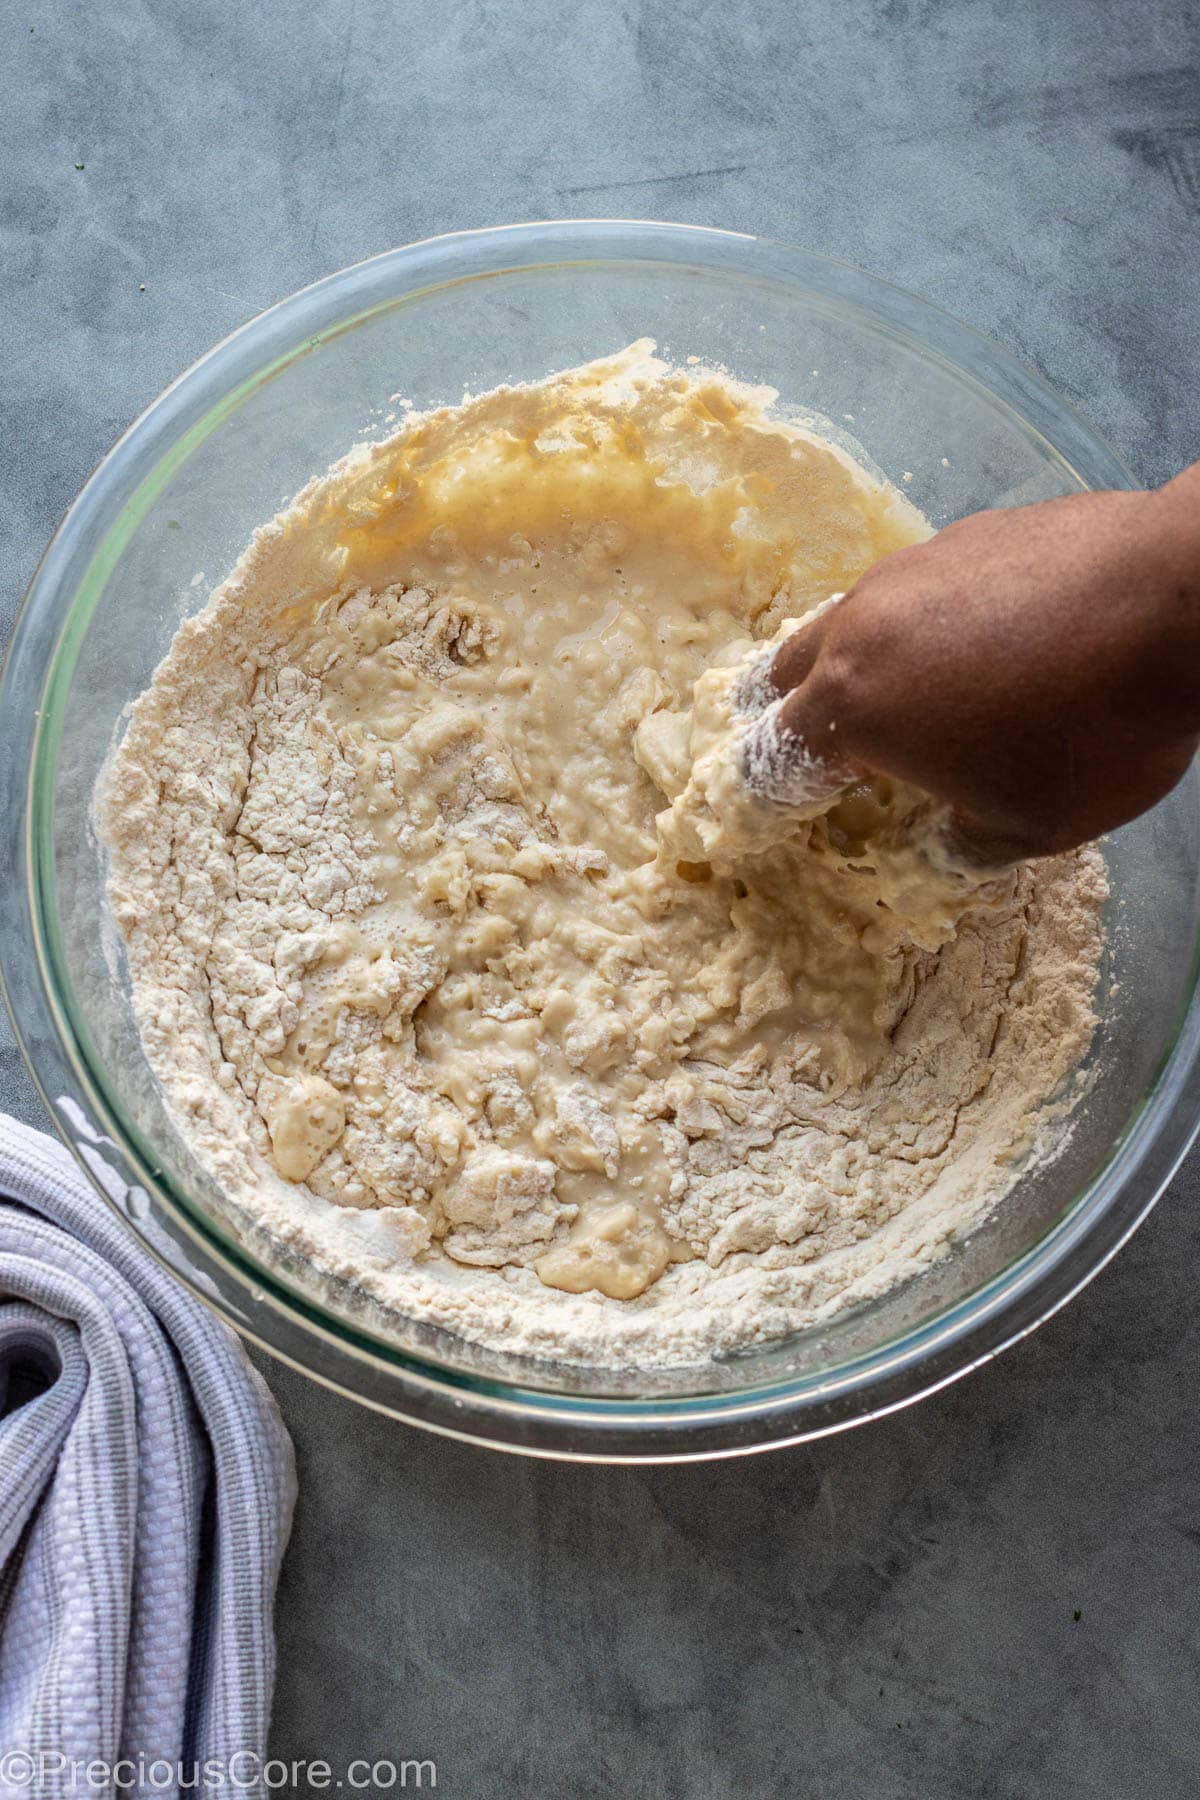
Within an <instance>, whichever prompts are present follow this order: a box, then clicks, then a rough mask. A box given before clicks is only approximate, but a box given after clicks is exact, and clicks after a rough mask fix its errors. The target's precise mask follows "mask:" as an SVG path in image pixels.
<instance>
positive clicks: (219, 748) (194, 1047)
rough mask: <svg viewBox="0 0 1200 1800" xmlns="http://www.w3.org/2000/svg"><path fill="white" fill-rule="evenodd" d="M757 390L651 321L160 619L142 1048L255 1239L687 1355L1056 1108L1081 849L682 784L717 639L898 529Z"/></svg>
mask: <svg viewBox="0 0 1200 1800" xmlns="http://www.w3.org/2000/svg"><path fill="white" fill-rule="evenodd" d="M771 398H772V397H771V396H770V395H769V394H768V393H766V392H764V391H762V390H750V389H746V388H740V387H738V386H736V385H735V384H733V383H731V382H730V381H728V380H727V379H725V378H723V377H719V376H715V375H713V374H712V373H711V372H706V371H703V370H695V371H691V370H689V371H688V372H687V373H686V374H683V373H680V372H677V371H670V370H667V369H665V368H664V367H663V365H662V364H660V363H657V362H655V361H654V360H653V358H652V357H651V356H650V355H649V353H648V350H647V347H646V346H634V347H633V349H631V350H630V351H627V352H624V353H622V354H621V355H620V356H618V357H614V358H612V359H611V360H610V361H608V362H607V363H604V364H594V365H590V366H589V367H587V368H585V369H582V370H578V371H572V372H569V373H568V374H567V375H565V376H561V377H556V378H553V379H551V380H549V381H547V382H545V383H541V384H538V385H536V386H534V387H529V388H518V389H501V390H497V391H496V392H495V393H493V394H490V395H484V396H482V397H481V398H480V399H478V400H474V401H470V402H464V404H463V406H461V407H458V408H453V409H446V410H444V411H442V412H439V413H434V414H429V415H425V416H422V417H410V418H409V419H408V420H406V422H405V425H404V427H403V429H402V430H401V431H400V432H399V433H398V434H397V436H396V437H394V438H392V439H391V440H389V441H388V442H387V443H385V444H381V445H377V446H372V447H369V448H364V449H360V450H358V451H356V452H354V453H352V454H351V456H350V457H348V458H347V459H346V461H345V462H344V463H342V464H340V465H338V466H337V467H336V468H335V469H333V470H331V471H330V472H329V474H328V475H327V476H325V477H323V478H321V480H319V481H316V482H313V483H310V484H309V486H308V488H306V489H305V491H304V492H303V493H302V494H301V495H300V496H298V498H297V500H296V501H295V502H294V503H293V504H292V506H291V507H289V508H288V509H287V510H286V511H285V512H284V513H282V514H280V516H279V517H278V518H277V519H276V520H274V521H273V522H272V523H271V524H270V525H268V526H266V527H264V529H263V530H262V531H261V532H259V533H258V535H257V536H256V538H255V540H254V542H253V544H252V545H251V546H250V548H249V549H248V551H247V552H246V555H245V556H244V557H243V558H242V561H241V562H240V563H239V565H238V568H237V569H236V570H235V572H234V574H233V576H231V578H230V579H229V580H228V581H227V582H226V583H224V584H223V586H222V587H221V588H219V589H218V590H217V591H216V593H215V594H214V595H213V596H212V598H211V599H210V601H209V602H208V604H207V606H206V607H205V608H204V610H203V611H202V612H201V613H199V614H198V615H197V616H196V617H195V618H193V619H191V620H189V621H188V622H187V623H185V624H184V625H183V626H182V627H181V629H180V631H179V633H178V635H177V637H176V640H175V642H174V644H173V646H172V648H171V651H170V653H169V654H168V656H167V658H166V659H165V661H164V662H163V664H162V666H161V667H160V669H159V670H158V672H157V674H156V676H155V679H154V682H153V684H152V685H151V687H150V689H149V690H148V691H147V693H146V694H144V695H143V696H142V697H141V699H140V700H139V701H138V703H137V705H136V707H135V709H134V713H133V717H132V720H131V722H130V725H129V729H128V731H127V733H126V737H125V740H124V742H123V744H122V746H121V749H120V751H119V752H118V755H117V757H116V759H115V762H114V765H113V767H112V769H111V771H110V773H109V776H108V778H107V780H106V782H105V785H104V788H103V791H102V794H101V797H100V808H99V812H100V820H101V826H102V830H103V833H104V835H105V838H106V840H107V843H108V846H109V850H110V853H111V882H110V895H111V900H112V906H113V911H114V914H115V916H116V918H117V921H118V923H119V925H120V927H121V930H122V933H123V935H124V938H125V942H126V944H127V947H128V955H129V964H130V970H131V974H132V979H133V988H134V998H135V1004H136V1007H137V1010H138V1017H139V1022H140V1025H141V1030H142V1035H143V1040H144V1042H145V1046H146V1051H147V1055H148V1057H149V1059H150V1062H151V1064H152V1066H153V1067H154V1069H155V1070H156V1072H157V1074H158V1077H159V1079H160V1080H161V1082H162V1084H163V1087H164V1090H165V1092H166V1094H167V1097H168V1099H169V1101H170V1104H171V1106H172V1107H173V1109H174V1111H175V1114H176V1116H177V1118H178V1121H179V1124H180V1128H181V1130H182V1132H183V1133H184V1135H185V1137H186V1138H187V1139H188V1141H189V1143H190V1145H191V1147H192V1150H193V1152H194V1154H195V1155H196V1156H197V1157H198V1158H199V1159H200V1160H201V1161H202V1162H203V1163H205V1164H206V1165H207V1166H208V1167H209V1168H210V1169H211V1170H212V1171H213V1173H214V1174H215V1176H216V1177H217V1179H218V1181H219V1182H220V1184H221V1187H222V1190H223V1193H224V1195H225V1201H226V1205H227V1207H228V1210H229V1213H230V1216H231V1217H232V1218H233V1219H234V1220H235V1221H239V1222H240V1223H241V1225H242V1228H243V1229H245V1230H246V1231H248V1232H252V1233H253V1235H254V1241H255V1243H256V1244H258V1245H260V1246H261V1244H262V1242H263V1240H264V1238H265V1239H266V1240H267V1241H268V1242H275V1243H278V1244H280V1245H286V1246H288V1247H289V1249H290V1250H291V1251H292V1252H293V1253H296V1252H299V1253H300V1254H301V1255H302V1256H303V1257H305V1258H306V1259H308V1260H309V1261H310V1262H311V1263H312V1264H313V1265H314V1266H315V1267H316V1268H318V1269H320V1270H324V1271H325V1272H326V1273H328V1274H331V1275H334V1276H337V1277H341V1278H345V1279H349V1280H351V1281H352V1282H354V1283H355V1284H356V1285H357V1286H358V1287H360V1288H361V1289H362V1290H364V1292H366V1293H368V1294H371V1295H373V1296H375V1297H376V1298H377V1299H379V1300H381V1301H382V1302H383V1303H384V1304H385V1305H387V1306H389V1307H391V1308H393V1309H394V1310H395V1311H397V1312H398V1313H400V1314H401V1315H403V1316H405V1317H408V1318H414V1319H418V1320H423V1321H428V1322H430V1323H434V1324H438V1325H441V1326H444V1327H447V1328H449V1329H450V1330H453V1331H457V1332H460V1333H462V1334H464V1335H466V1336H469V1337H471V1338H473V1339H475V1340H477V1341H481V1342H484V1343H494V1344H496V1345H498V1346H502V1347H503V1348H504V1349H505V1350H507V1351H510V1352H512V1351H516V1352H528V1353H530V1354H537V1355H545V1356H552V1357H555V1358H559V1359H563V1360H575V1361H584V1362H591V1363H598V1364H606V1363H607V1364H611V1365H628V1364H637V1365H639V1366H647V1365H649V1364H653V1363H673V1362H675V1363H678V1362H685V1361H692V1360H696V1359H698V1358H701V1357H703V1356H705V1355H708V1354H711V1353H712V1352H713V1351H716V1350H719V1349H723V1348H728V1347H732V1346H735V1345H742V1344H748V1343H752V1342H756V1341H760V1340H762V1339H765V1338H769V1337H772V1336H775V1335H778V1334H780V1333H782V1332H786V1331H790V1330H794V1329H796V1328H798V1327H800V1326H803V1325H805V1324H808V1323H811V1322H812V1321H814V1320H816V1319H818V1318H820V1317H822V1316H824V1315H826V1314H828V1313H829V1312H830V1311H832V1310H834V1309H835V1308H837V1307H840V1306H844V1305H846V1304H848V1303H849V1302H851V1301H855V1300H860V1299H863V1298H866V1297H868V1296H870V1295H873V1294H878V1293H880V1292H882V1291H883V1290H885V1289H886V1288H888V1287H890V1286H891V1285H893V1284H894V1283H895V1282H896V1281H898V1280H900V1279H902V1278H904V1277H905V1276H907V1275H910V1274H912V1273H914V1272H915V1271H916V1270H918V1269H919V1268H921V1267H923V1266H925V1265H926V1264H927V1263H928V1262H929V1261H930V1260H931V1259H933V1258H934V1257H936V1256H937V1255H939V1254H941V1253H942V1251H943V1250H944V1248H945V1246H946V1245H947V1243H948V1242H949V1241H950V1239H951V1238H952V1237H953V1236H954V1235H955V1234H956V1233H958V1232H961V1231H963V1230H965V1229H967V1228H969V1227H970V1226H971V1225H972V1224H974V1223H975V1222H977V1221H978V1219H979V1218H980V1217H982V1215H983V1213H984V1212H985V1211H986V1210H987V1209H988V1208H989V1207H990V1206H992V1205H993V1204H994V1203H995V1201H996V1200H997V1199H998V1198H999V1197H1000V1196H1001V1195H1002V1194H1003V1192H1004V1190H1005V1188H1006V1187H1007V1186H1008V1185H1010V1183H1011V1180H1012V1178H1013V1168H1014V1159H1015V1158H1017V1157H1018V1156H1019V1155H1021V1154H1022V1153H1023V1152H1025V1151H1026V1150H1028V1149H1029V1148H1030V1146H1035V1147H1037V1148H1039V1149H1044V1148H1045V1145H1044V1144H1043V1143H1042V1136H1046V1137H1049V1136H1052V1135H1053V1128H1052V1126H1047V1127H1046V1129H1045V1131H1043V1124H1044V1122H1045V1121H1046V1119H1047V1117H1048V1115H1047V1114H1046V1111H1045V1106H1044V1103H1045V1102H1046V1100H1047V1099H1048V1097H1050V1096H1052V1095H1054V1094H1056V1093H1058V1092H1059V1091H1060V1090H1061V1089H1062V1087H1063V1084H1064V1083H1065V1081H1066V1079H1067V1077H1068V1076H1069V1075H1070V1073H1071V1070H1072V1069H1073V1067H1074V1066H1075V1064H1076V1062H1077V1061H1078V1059H1079V1057H1080V1055H1081V1054H1082V1053H1083V1051H1084V1050H1085V1048H1086V1047H1087V1044H1088V1041H1089V1039H1090V1036H1091V1032H1092V1028H1093V1023H1094V1021H1093V1016H1092V1011H1091V994H1092V990H1093V986H1094V982H1095V976H1096V970H1097V966H1098V961H1099V954H1100V909H1101V906H1102V903H1103V899H1104V893H1105V884H1104V877H1103V870H1102V865H1101V863H1100V860H1099V857H1098V856H1097V855H1096V853H1095V852H1091V851H1088V852H1083V853H1080V854H1078V855H1074V856H1070V857H1065V858H1060V859H1057V860H1056V861H1054V862H1050V863H1046V864H1041V865H1038V866H1037V867H1036V869H1034V868H1027V869H1023V870H1020V871H1018V872H1015V873H1011V874H1009V875H1006V876H1004V877H1002V878H1000V879H998V880H995V881H991V882H989V883H987V884H985V885H984V886H983V887H972V886H971V885H970V884H968V883H966V882H964V881H962V880H961V879H959V878H957V877H951V876H940V877H938V878H937V879H934V878H933V876H932V874H931V872H930V870H929V868H928V865H927V864H926V863H924V861H923V860H922V859H921V858H920V856H919V855H917V853H916V851H915V850H914V847H913V845H914V821H917V820H919V818H920V817H921V815H922V808H924V807H927V805H928V803H927V802H925V801H924V799H923V797H922V796H920V795H917V794H915V793H914V792H912V791H911V790H903V789H901V788H899V787H897V786H895V785H894V784H888V783H874V784H872V785H871V786H870V787H863V788H857V789H854V790H852V791H850V792H848V793H842V794H841V795H840V797H839V796H838V795H836V794H828V793H827V794H824V795H823V796H822V799H821V804H822V806H823V807H824V809H825V810H824V811H823V812H822V813H821V815H820V816H819V817H816V818H813V817H811V816H807V815H808V814H811V811H812V808H811V806H810V805H805V806H803V807H800V808H797V807H796V806H795V805H794V804H793V809H792V814H791V815H790V819H791V822H790V824H789V825H788V828H787V829H786V830H785V831H782V832H781V830H780V828H779V820H778V818H777V819H776V820H775V822H774V828H773V830H772V832H770V833H766V834H760V835H759V836H758V837H756V838H754V840H753V841H749V840H743V841H740V842H737V843H736V844H735V845H734V847H733V848H732V849H731V844H730V841H725V843H724V849H722V842H721V841H719V840H720V834H719V832H718V834H717V837H716V838H714V837H712V836H711V834H710V836H709V838H708V839H707V840H706V839H705V836H704V833H705V831H708V830H709V829H710V827H711V826H712V824H713V820H714V819H718V813H714V812H713V809H712V807H711V805H710V804H709V801H710V800H711V798H712V796H711V794H709V795H708V796H707V798H705V796H703V795H702V796H701V801H702V804H700V805H698V806H692V804H691V800H690V799H689V800H688V801H687V803H686V804H684V805H681V799H680V797H681V796H684V795H687V794H690V795H692V796H693V797H694V796H695V794H696V793H697V791H698V790H697V788H696V784H695V780H694V777H695V775H696V773H697V771H699V770H700V769H701V765H702V760H703V759H702V756H700V755H698V753H697V743H698V741H699V740H698V739H697V738H695V736H694V733H695V732H697V731H698V730H699V726H698V725H697V720H699V719H700V718H701V714H702V711H703V706H704V704H706V702H705V698H704V697H705V695H710V696H711V695H714V694H717V693H718V692H720V693H724V694H726V695H727V694H728V691H729V686H730V680H731V679H732V677H731V675H730V670H732V669H733V668H734V666H735V665H736V663H737V659H738V658H739V657H740V656H742V655H743V654H744V652H745V649H746V646H747V645H748V644H749V643H751V642H752V641H754V640H759V641H761V640H763V639H766V638H768V637H770V636H771V634H772V633H773V632H774V631H776V629H777V628H778V627H779V625H780V622H781V621H782V620H785V619H787V618H804V617H806V616H808V615H810V614H811V612H812V610H813V609H814V608H815V607H816V606H817V605H818V604H819V603H820V602H822V601H823V600H825V599H826V598H827V597H828V596H829V595H830V594H831V593H834V592H837V591H839V590H842V589H845V588H848V587H850V586H851V585H852V584H853V582H854V581H855V580H856V579H857V577H858V575H859V574H861V572H862V571H863V570H864V569H865V568H866V567H868V566H869V565H870V563H871V562H873V561H875V560H876V559H877V558H878V557H879V556H880V555H883V554H886V552H887V551H888V550H890V549H893V548H897V547H899V546H900V545H902V544H904V543H909V542H913V541H915V540H916V539H919V538H920V537H923V536H925V535H926V534H927V527H926V526H925V525H924V522H923V521H922V520H921V519H920V517H919V515H918V514H916V513H915V512H914V511H913V509H912V508H911V507H910V506H909V505H908V504H907V503H906V502H905V501H904V500H903V499H902V498H901V497H900V496H899V495H897V494H896V493H894V492H893V491H892V490H891V489H889V488H887V487H883V486H880V485H878V484H876V483H873V482H872V481H870V480H869V479H868V478H867V477H866V476H865V475H864V474H863V473H862V471H860V470H858V469H857V468H856V467H855V465H853V464H852V463H851V462H850V461H849V459H848V458H847V457H846V456H845V455H844V454H843V453H842V452H840V451H838V450H835V449H833V448H832V447H831V446H829V445H827V444H824V443H822V442H821V441H820V440H818V439H814V438H813V437H811V436H810V435H808V434H806V433H804V432H801V431H799V430H797V429H795V428H792V427H787V426H782V425H779V424H777V423H775V422H773V421H772V420H771V418H770V417H769V414H768V412H767V410H766V408H767V406H768V405H769V402H770V400H771ZM710 665H716V667H717V670H718V671H721V672H718V673H714V674H713V675H711V676H704V671H705V670H706V669H707V668H708V667H709V666H710ZM701 677H704V679H703V680H702V681H700V685H699V687H697V682H698V679H699V678H701ZM760 699H761V696H760ZM693 706H695V714H694V715H693V711H692V709H693ZM714 716H715V715H714ZM724 716H725V717H726V719H727V714H726V715H724ZM635 749H636V754H635ZM650 777H653V780H651V779H650ZM689 782H691V783H692V786H691V788H689ZM656 786H657V789H661V790H663V791H665V792H666V793H667V794H668V796H674V801H673V804H672V805H669V806H668V807H667V808H666V810H665V811H662V812H661V813H660V816H659V818H658V820H657V824H656V818H655V815H656V811H657V810H658V809H659V808H661V806H662V801H661V795H660V794H659V793H658V792H657V791H656ZM791 799H792V802H794V800H795V796H794V795H793V796H792V797H791ZM706 808H707V810H706ZM718 811H719V809H718ZM723 816H724V815H721V817H723ZM718 822H719V820H718ZM1039 1134H1041V1135H1039Z"/></svg>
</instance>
